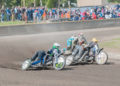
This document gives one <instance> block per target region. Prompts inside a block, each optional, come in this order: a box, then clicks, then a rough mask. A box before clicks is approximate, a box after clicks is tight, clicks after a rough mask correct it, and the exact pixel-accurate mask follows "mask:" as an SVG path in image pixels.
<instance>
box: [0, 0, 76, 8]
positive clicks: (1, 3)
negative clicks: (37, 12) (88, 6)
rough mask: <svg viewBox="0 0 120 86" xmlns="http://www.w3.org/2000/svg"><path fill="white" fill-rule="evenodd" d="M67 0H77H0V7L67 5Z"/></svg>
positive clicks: (71, 0) (54, 6)
mask: <svg viewBox="0 0 120 86" xmlns="http://www.w3.org/2000/svg"><path fill="white" fill-rule="evenodd" d="M68 1H70V2H71V3H77V0H0V8H2V7H14V6H25V7H36V6H46V7H48V8H56V7H58V6H60V7H68Z"/></svg>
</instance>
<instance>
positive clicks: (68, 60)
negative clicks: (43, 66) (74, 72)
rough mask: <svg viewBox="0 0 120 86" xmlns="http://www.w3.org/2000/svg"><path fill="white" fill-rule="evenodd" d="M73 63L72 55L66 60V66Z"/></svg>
mask: <svg viewBox="0 0 120 86" xmlns="http://www.w3.org/2000/svg"><path fill="white" fill-rule="evenodd" d="M72 62H73V56H72V55H70V56H68V57H67V58H66V65H67V66H70V65H71V64H72Z"/></svg>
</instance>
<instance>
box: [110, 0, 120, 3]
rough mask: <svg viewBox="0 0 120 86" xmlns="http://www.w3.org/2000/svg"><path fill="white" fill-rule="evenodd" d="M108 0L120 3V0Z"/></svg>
mask: <svg viewBox="0 0 120 86" xmlns="http://www.w3.org/2000/svg"><path fill="white" fill-rule="evenodd" d="M108 2H114V3H120V0H108Z"/></svg>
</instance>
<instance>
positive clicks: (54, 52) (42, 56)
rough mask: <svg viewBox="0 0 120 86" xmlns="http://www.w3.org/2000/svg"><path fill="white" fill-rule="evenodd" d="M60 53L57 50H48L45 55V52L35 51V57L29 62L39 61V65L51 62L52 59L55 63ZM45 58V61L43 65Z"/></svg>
mask: <svg viewBox="0 0 120 86" xmlns="http://www.w3.org/2000/svg"><path fill="white" fill-rule="evenodd" d="M60 53H61V51H60V50H59V49H50V50H48V52H47V53H46V52H45V51H37V52H36V53H35V55H34V56H33V57H32V58H31V61H39V60H41V65H43V64H45V63H47V62H49V61H52V59H53V57H54V58H55V60H56V62H57V61H58V56H59V55H60ZM45 58H46V59H47V60H46V62H45V63H44V60H45Z"/></svg>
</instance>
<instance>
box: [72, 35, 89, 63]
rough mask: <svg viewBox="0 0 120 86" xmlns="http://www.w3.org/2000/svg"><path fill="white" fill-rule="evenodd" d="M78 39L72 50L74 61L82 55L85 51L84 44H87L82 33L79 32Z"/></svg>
mask: <svg viewBox="0 0 120 86" xmlns="http://www.w3.org/2000/svg"><path fill="white" fill-rule="evenodd" d="M78 39H79V42H78V44H76V46H75V48H74V50H73V52H72V55H73V56H74V57H75V58H74V60H75V61H77V60H79V59H80V58H81V57H82V56H83V54H84V52H85V51H84V46H86V45H87V44H88V42H87V40H86V38H85V36H84V34H83V33H80V34H79V35H78Z"/></svg>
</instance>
